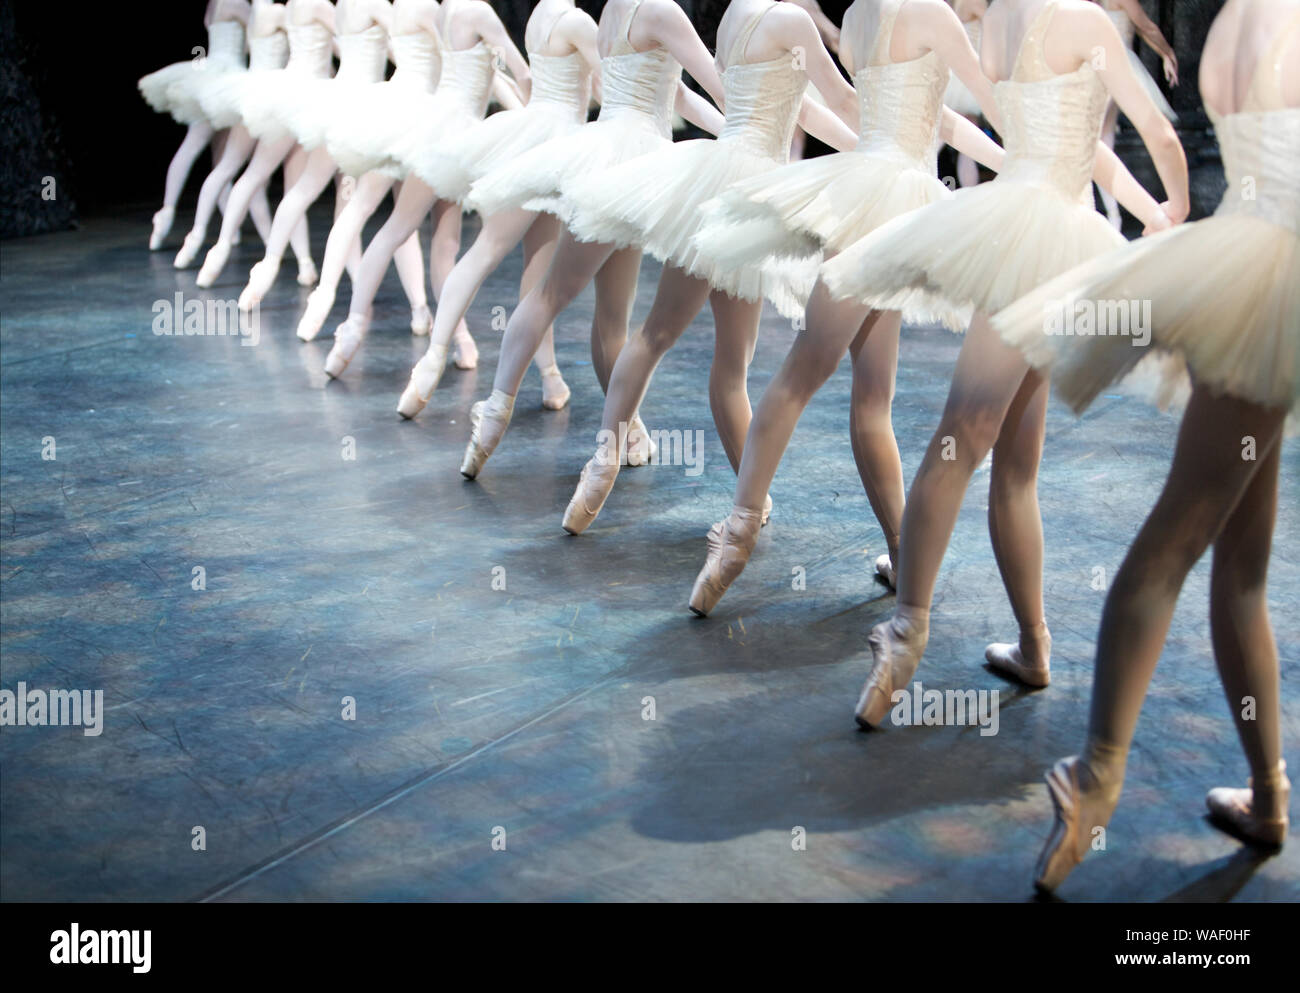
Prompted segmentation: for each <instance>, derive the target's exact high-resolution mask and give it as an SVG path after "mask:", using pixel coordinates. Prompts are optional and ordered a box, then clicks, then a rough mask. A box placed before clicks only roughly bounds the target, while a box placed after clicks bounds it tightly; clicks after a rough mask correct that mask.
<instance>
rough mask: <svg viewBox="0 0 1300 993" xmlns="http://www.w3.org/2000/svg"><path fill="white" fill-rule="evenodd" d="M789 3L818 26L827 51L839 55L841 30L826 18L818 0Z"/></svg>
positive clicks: (796, 0)
mask: <svg viewBox="0 0 1300 993" xmlns="http://www.w3.org/2000/svg"><path fill="white" fill-rule="evenodd" d="M789 2H790V3H792V4H794V5H795V6H796V7H799V8H800V9H801V10H803V11H804V12H806V13H807V14H808V16H809V17H811V18H812V21H813V24H815V25H816V26H817V34H818V35H820V36H821V40H822V44H823V45H825V46H826V49H827V51H830V52H834V53H835V54H836V55H838V54H839V51H840V29H839V28H837V27H836V26H835V22H834V21H832V20H831V19H830V18H829V17H827V16H826V13H825V11H823V10H822V8H821V5H820V4H819V3H818V2H817V0H789ZM824 95H825V94H823V96H824Z"/></svg>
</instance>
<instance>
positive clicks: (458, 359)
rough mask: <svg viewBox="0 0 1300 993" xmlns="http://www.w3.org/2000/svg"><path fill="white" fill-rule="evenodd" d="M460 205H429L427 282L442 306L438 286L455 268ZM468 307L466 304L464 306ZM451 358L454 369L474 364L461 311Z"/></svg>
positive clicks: (473, 349) (474, 349) (475, 357)
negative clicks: (430, 228)
mask: <svg viewBox="0 0 1300 993" xmlns="http://www.w3.org/2000/svg"><path fill="white" fill-rule="evenodd" d="M463 216H464V215H463V213H462V211H461V208H460V205H459V204H455V203H450V202H448V201H446V200H438V201H437V202H436V203H434V205H433V238H432V240H431V241H430V242H429V285H430V286H431V287H433V299H434V301H435V302H436V303H437V304H438V309H439V310H441V309H442V288H443V286H444V285H446V283H447V277H448V276H450V275H451V272H452V270H453V269H455V268H456V256H458V255H459V254H460V228H461V220H462V218H463ZM468 309H469V308H468V307H467V308H466V310H468ZM451 341H452V361H453V362H455V364H456V368H457V369H474V368H476V367H477V366H478V347H477V346H476V345H475V344H474V339H473V338H472V337H470V333H469V325H467V324H466V323H465V315H464V314H461V318H460V320H459V321H458V322H457V324H456V327H455V330H453V331H452V334H451Z"/></svg>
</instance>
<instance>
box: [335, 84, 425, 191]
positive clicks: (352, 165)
mask: <svg viewBox="0 0 1300 993" xmlns="http://www.w3.org/2000/svg"><path fill="white" fill-rule="evenodd" d="M434 109H435V104H434V95H433V94H432V93H430V92H428V91H427V90H423V89H418V88H416V87H413V86H407V85H405V84H403V83H393V82H392V81H389V82H383V83H372V84H370V85H368V86H361V87H357V88H355V89H354V90H352V92H351V93H349V94H348V95H347V96H346V98H345V99H344V100H343V102H342V103H341V105H340V107H339V110H338V112H337V113H336V114H335V115H334V116H333V118H332V119H331V120H330V121H329V122H328V124H327V126H326V129H325V148H326V149H327V150H328V151H329V153H330V157H331V158H333V159H334V161H335V162H336V163H338V167H339V169H341V170H342V171H343V173H344V174H345V175H348V176H363V175H365V174H366V173H368V172H379V173H382V174H384V175H386V176H388V177H390V178H392V179H403V178H405V176H406V174H407V169H406V165H405V164H404V163H403V162H402V161H401V160H400V158H399V157H398V154H397V151H398V148H399V147H400V146H401V144H402V142H403V141H404V140H406V138H407V136H408V135H409V134H410V131H411V127H412V123H413V122H417V121H422V120H424V119H426V118H427V117H428V116H429V115H430V114H431V113H433V111H434Z"/></svg>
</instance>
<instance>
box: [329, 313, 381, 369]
mask: <svg viewBox="0 0 1300 993" xmlns="http://www.w3.org/2000/svg"><path fill="white" fill-rule="evenodd" d="M369 324H370V322H369V321H368V320H367V319H365V318H362V317H355V316H351V317H349V318H348V319H347V320H346V321H344V322H343V323H342V324H340V325H339V326H338V328H337V329H335V331H334V347H333V348H331V349H330V353H329V355H327V356H326V357H325V375H327V376H329V377H330V379H338V378H339V377H340V376H342V375H343V371H344V370H345V369H347V367H348V366H349V365H350V364H351V362H352V360H353V358H355V357H356V354H357V351H358V350H359V349H360V348H361V342H362V340H363V339H364V338H365V336H366V331H367V330H368V328H369Z"/></svg>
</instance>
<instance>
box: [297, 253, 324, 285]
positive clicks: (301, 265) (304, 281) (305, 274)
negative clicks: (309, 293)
mask: <svg viewBox="0 0 1300 993" xmlns="http://www.w3.org/2000/svg"><path fill="white" fill-rule="evenodd" d="M318 279H320V273H318V272H317V271H316V263H315V262H313V261H312V260H311V259H299V260H298V285H299V286H315V285H316V281H317V280H318Z"/></svg>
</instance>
